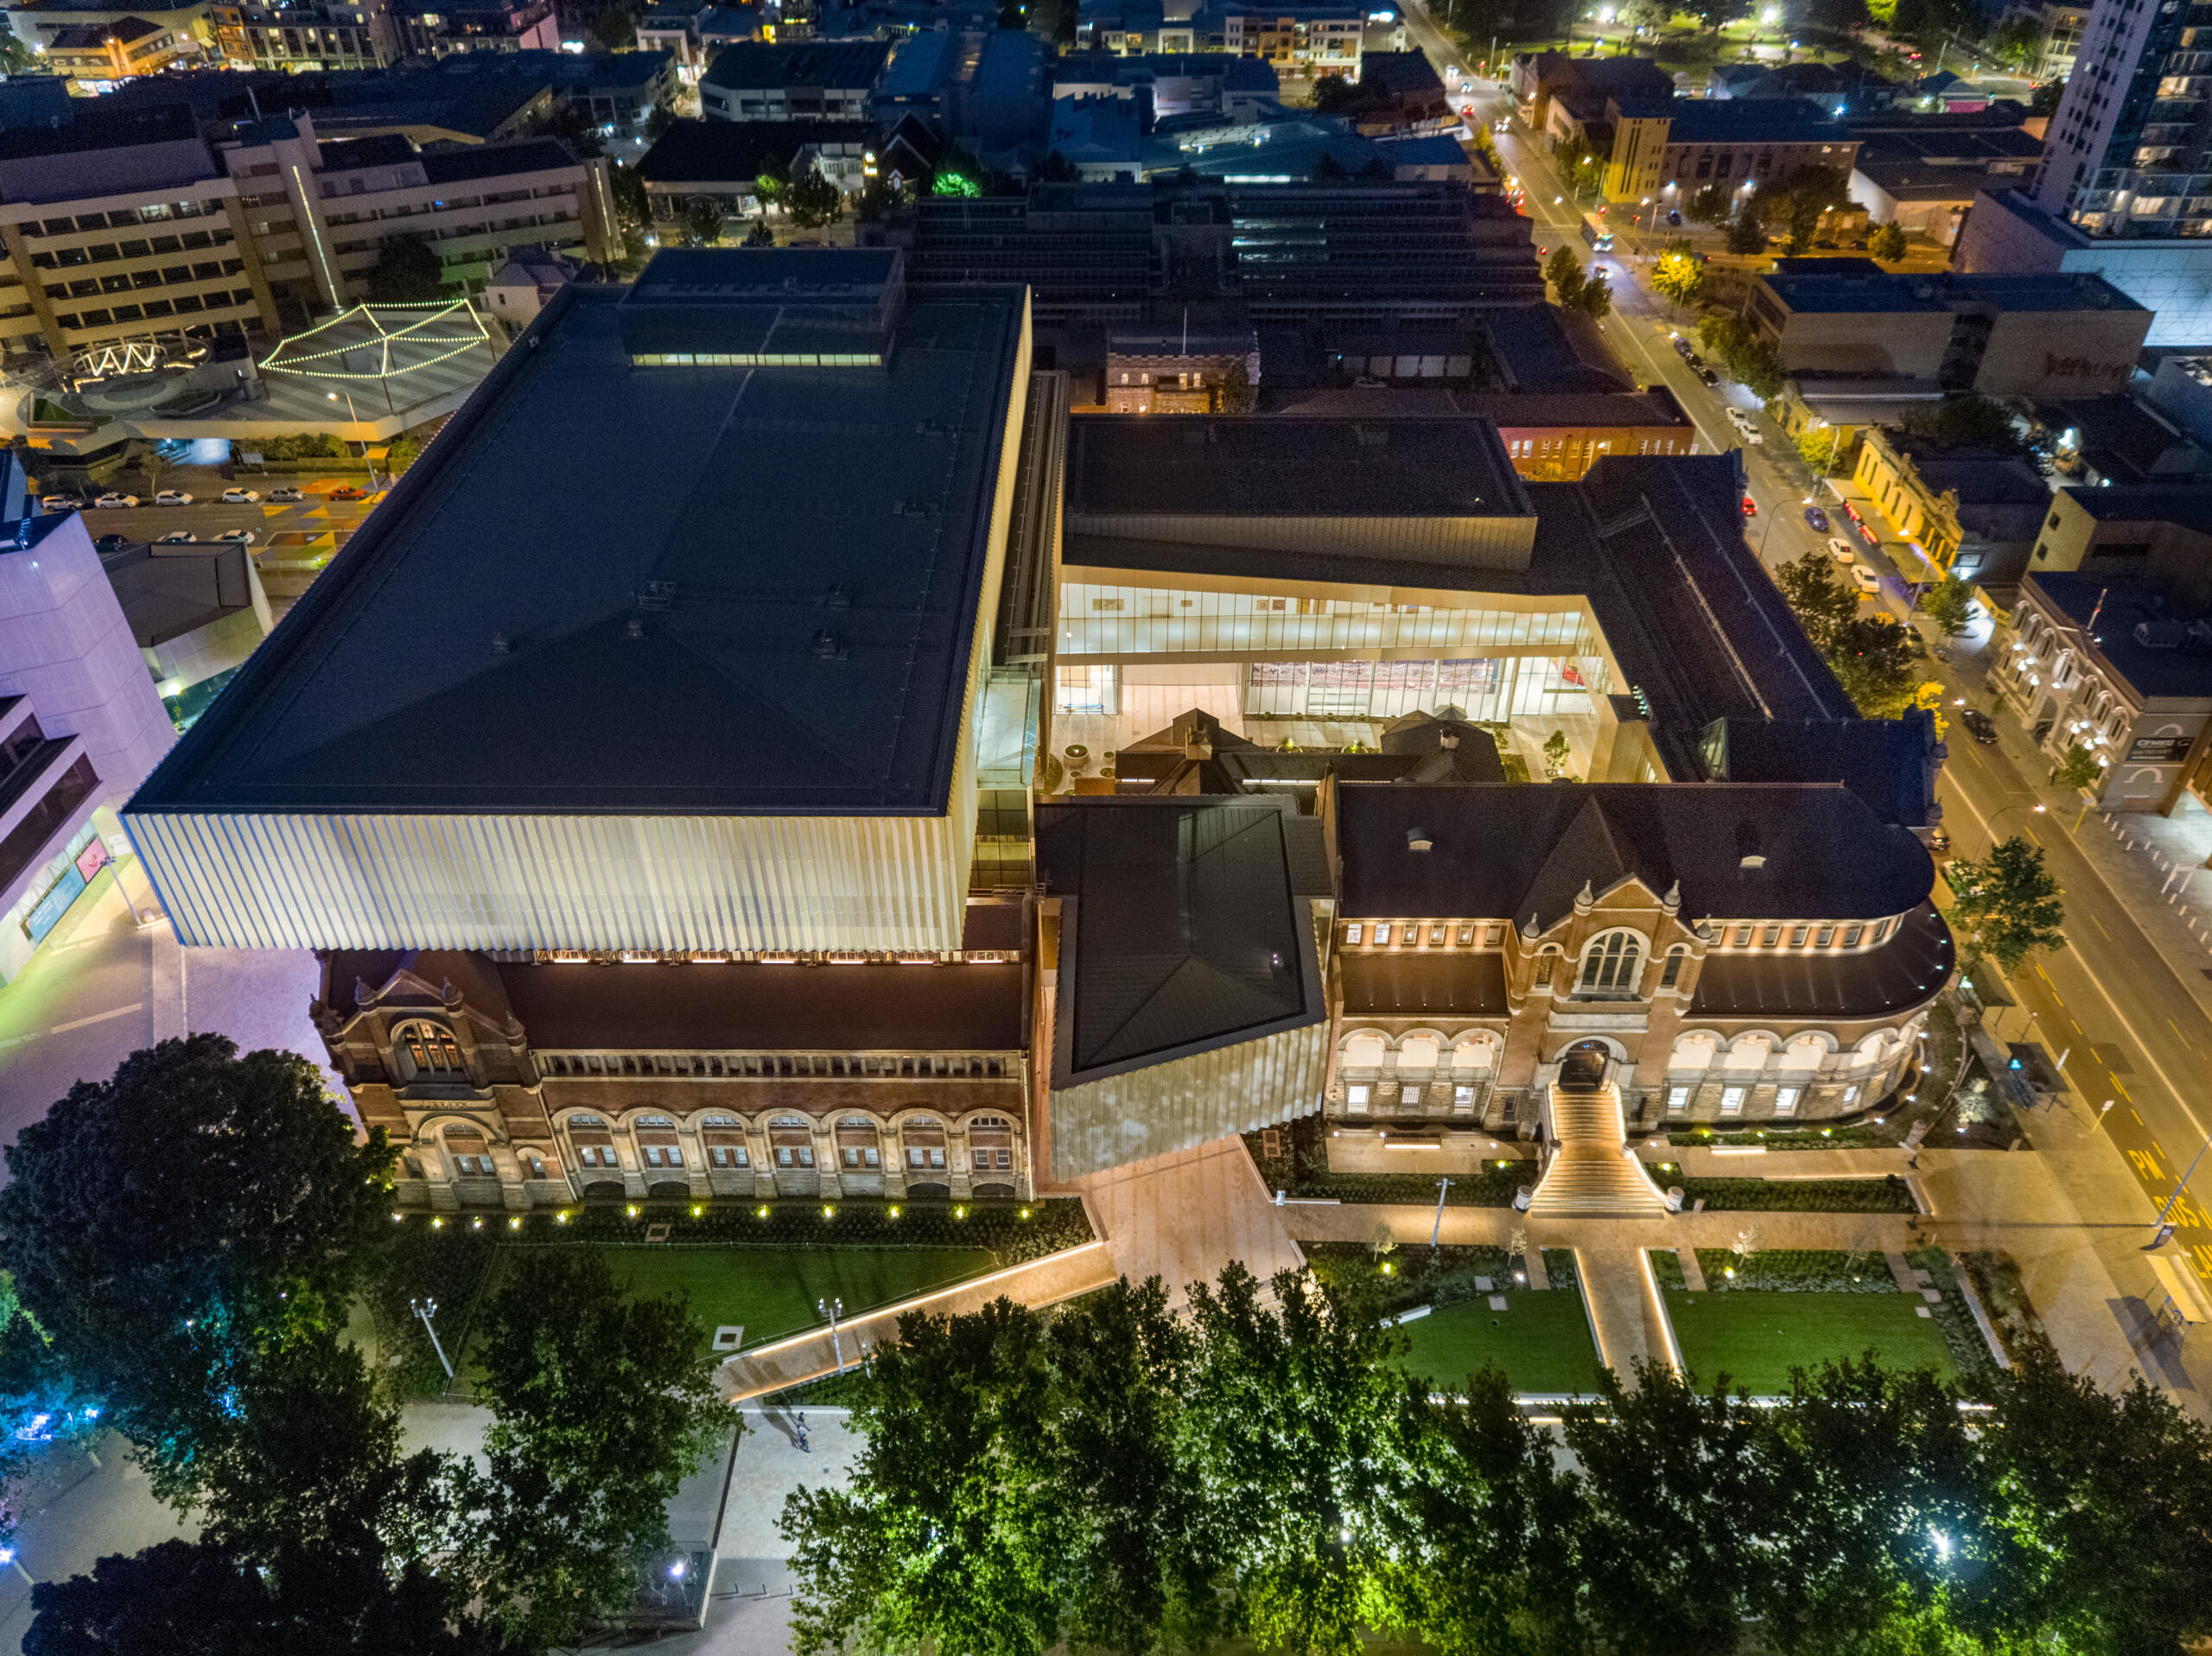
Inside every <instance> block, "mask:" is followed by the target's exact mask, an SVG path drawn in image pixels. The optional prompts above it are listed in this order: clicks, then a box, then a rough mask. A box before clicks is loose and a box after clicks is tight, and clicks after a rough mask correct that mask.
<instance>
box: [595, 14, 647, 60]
mask: <svg viewBox="0 0 2212 1656" xmlns="http://www.w3.org/2000/svg"><path fill="white" fill-rule="evenodd" d="M591 32H592V33H593V34H594V35H598V36H599V43H600V44H601V46H604V47H605V48H607V50H608V51H610V52H627V51H628V50H630V49H631V48H632V47H634V46H636V45H637V43H638V20H637V19H636V18H634V17H632V16H631V15H630V11H629V8H627V7H626V6H609V7H607V9H606V10H604V11H602V12H601V13H600V14H599V16H596V17H594V18H593V19H592V24H591Z"/></svg>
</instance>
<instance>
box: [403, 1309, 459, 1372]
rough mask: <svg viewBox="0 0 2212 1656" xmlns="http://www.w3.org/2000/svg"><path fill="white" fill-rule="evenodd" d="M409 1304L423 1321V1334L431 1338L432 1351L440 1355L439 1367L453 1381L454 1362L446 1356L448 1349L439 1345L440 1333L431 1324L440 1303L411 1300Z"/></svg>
mask: <svg viewBox="0 0 2212 1656" xmlns="http://www.w3.org/2000/svg"><path fill="white" fill-rule="evenodd" d="M407 1304H408V1306H409V1308H410V1310H413V1311H414V1313H415V1315H416V1316H417V1317H421V1318H422V1319H423V1333H425V1334H427V1335H429V1336H430V1349H431V1350H433V1351H435V1352H436V1353H437V1354H438V1362H439V1365H440V1366H441V1367H443V1368H444V1370H445V1371H446V1378H447V1379H448V1380H451V1379H452V1378H453V1362H452V1360H451V1359H449V1358H448V1356H447V1355H446V1348H444V1347H443V1346H442V1345H440V1344H439V1343H438V1331H437V1329H435V1327H433V1326H432V1324H431V1322H430V1319H431V1318H432V1317H435V1316H436V1315H437V1314H438V1302H437V1301H436V1300H435V1299H410V1300H409V1301H408V1302H407Z"/></svg>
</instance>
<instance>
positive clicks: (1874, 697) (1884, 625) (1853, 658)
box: [1822, 615, 1921, 719]
mask: <svg viewBox="0 0 2212 1656" xmlns="http://www.w3.org/2000/svg"><path fill="white" fill-rule="evenodd" d="M1822 653H1823V655H1824V656H1825V657H1826V658H1827V664H1828V670H1829V671H1831V672H1833V673H1834V675H1835V677H1836V682H1837V683H1839V684H1840V685H1842V686H1843V690H1844V694H1845V695H1848V696H1849V697H1850V698H1851V700H1852V703H1853V706H1855V707H1857V708H1858V709H1859V715H1860V716H1861V717H1862V718H1866V719H1894V718H1896V717H1897V715H1898V714H1901V713H1903V712H1904V710H1905V709H1906V708H1907V707H1910V705H1912V701H1913V698H1914V696H1915V695H1916V693H1917V691H1918V690H1919V688H1920V661H1921V652H1920V640H1919V639H1917V638H1915V637H1913V635H1912V634H1911V632H1910V631H1908V630H1907V629H1905V628H1904V627H1902V626H1899V625H1897V622H1895V621H1894V620H1892V619H1891V618H1890V617H1888V616H1886V615H1854V616H1853V617H1852V618H1851V619H1849V620H1848V621H1846V622H1845V623H1843V625H1840V626H1839V627H1838V628H1836V630H1835V631H1834V633H1833V634H1832V635H1830V638H1829V640H1828V646H1827V650H1825V651H1823V652H1822Z"/></svg>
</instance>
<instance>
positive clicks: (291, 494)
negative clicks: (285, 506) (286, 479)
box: [269, 485, 308, 503]
mask: <svg viewBox="0 0 2212 1656" xmlns="http://www.w3.org/2000/svg"><path fill="white" fill-rule="evenodd" d="M269 498H270V500H271V501H275V502H279V503H288V502H290V501H294V500H304V499H306V498H308V492H307V491H306V490H305V489H295V488H292V487H290V486H289V485H287V486H286V487H284V488H282V489H271V490H270V492H269Z"/></svg>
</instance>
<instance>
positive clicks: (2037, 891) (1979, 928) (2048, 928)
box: [1945, 834, 2066, 972]
mask: <svg viewBox="0 0 2212 1656" xmlns="http://www.w3.org/2000/svg"><path fill="white" fill-rule="evenodd" d="M1945 878H1946V879H1948V880H1949V882H1950V885H1951V890H1952V891H1953V893H1954V894H1955V896H1954V901H1953V902H1952V904H1951V924H1952V929H1953V930H1955V931H1957V932H1959V933H1961V935H1962V936H1965V937H1967V938H1969V939H1971V940H1972V942H1973V943H1974V947H1975V948H1976V949H1979V950H1980V952H1981V953H1983V954H1985V955H1988V956H1989V957H1990V959H1992V960H1993V961H1996V962H1997V964H1998V965H1999V966H2000V967H2002V968H2004V969H2005V970H2006V971H2007V972H2010V971H2012V970H2014V969H2015V968H2018V966H2019V965H2020V964H2021V962H2023V961H2025V960H2026V959H2027V958H2028V956H2029V955H2032V954H2035V953H2036V952H2037V951H2038V950H2040V949H2063V948H2065V947H2066V936H2065V934H2064V932H2063V931H2062V930H2060V928H2062V927H2063V925H2064V924H2065V923H2066V908H2065V904H2063V903H2062V902H2061V901H2060V900H2059V889H2058V882H2057V881H2056V879H2052V878H2051V875H2050V870H2049V869H2047V868H2045V867H2044V860H2043V847H2041V846H2039V845H2035V844H2033V843H2031V842H2030V841H2026V840H2024V839H2022V838H2020V836H2019V835H2018V834H2014V835H2013V836H2012V838H2011V839H2009V840H2005V841H2001V842H2000V843H1999V844H1997V845H1994V846H1992V847H1990V851H1989V854H1988V855H1987V856H1986V857H1984V858H1982V859H1981V860H1980V861H1978V862H1977V861H1974V860H1970V859H1967V858H1965V857H1961V858H1958V859H1957V860H1955V861H1953V862H1952V863H1951V865H1950V866H1949V867H1948V869H1946V870H1945Z"/></svg>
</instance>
